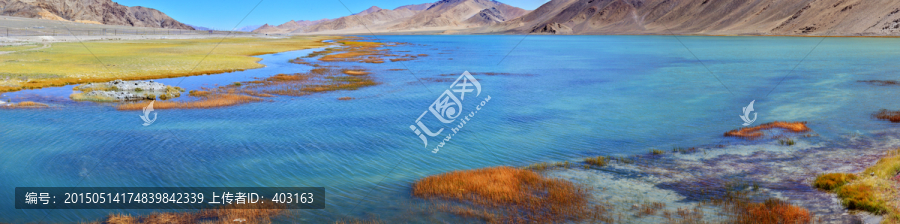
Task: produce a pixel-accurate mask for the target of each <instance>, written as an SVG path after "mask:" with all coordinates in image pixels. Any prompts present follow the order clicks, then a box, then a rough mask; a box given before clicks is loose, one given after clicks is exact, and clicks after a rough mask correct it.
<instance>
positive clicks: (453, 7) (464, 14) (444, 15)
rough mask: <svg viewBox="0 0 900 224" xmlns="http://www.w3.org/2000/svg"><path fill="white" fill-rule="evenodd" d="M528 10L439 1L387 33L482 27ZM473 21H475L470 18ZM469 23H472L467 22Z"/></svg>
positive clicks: (485, 1)
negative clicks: (393, 31)
mask: <svg viewBox="0 0 900 224" xmlns="http://www.w3.org/2000/svg"><path fill="white" fill-rule="evenodd" d="M526 13H528V10H524V9H521V8H517V7H513V6H510V5H507V4H503V3H500V2H498V1H493V0H442V1H438V2H436V3H434V5H432V6H430V7H428V9H426V10H425V11H422V12H420V13H417V14H416V15H415V16H413V17H411V18H408V19H406V20H405V21H403V22H401V23H399V24H397V25H394V26H391V27H389V28H388V29H390V30H440V29H444V30H447V29H461V28H471V27H478V26H483V25H486V24H493V23H497V22H505V21H506V20H508V19H513V18H518V17H519V16H522V15H525V14H526ZM473 17H475V18H473ZM470 19H471V20H470Z"/></svg>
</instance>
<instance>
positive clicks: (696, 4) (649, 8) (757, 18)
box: [470, 0, 900, 35]
mask: <svg viewBox="0 0 900 224" xmlns="http://www.w3.org/2000/svg"><path fill="white" fill-rule="evenodd" d="M490 16H491V15H486V17H490ZM485 20H487V19H485ZM470 31H471V32H474V33H493V32H501V33H545V34H702V35H900V1H895V0H791V1H783V0H752V1H747V0H693V1H671V0H552V1H550V2H547V3H546V4H544V5H542V6H541V7H539V8H537V9H535V10H534V11H532V12H530V13H528V14H526V15H524V16H522V17H519V18H516V19H512V20H509V21H506V22H502V23H498V24H494V25H491V26H486V27H479V28H475V29H472V30H470Z"/></svg>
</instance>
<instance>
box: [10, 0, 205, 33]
mask: <svg viewBox="0 0 900 224" xmlns="http://www.w3.org/2000/svg"><path fill="white" fill-rule="evenodd" d="M0 8H2V9H3V10H2V15H5V16H15V17H25V18H36V19H49V20H60V21H73V22H81V23H94V24H106V25H124V26H135V27H155V28H171V29H186V30H193V29H194V28H192V27H191V26H188V25H185V24H183V23H181V22H178V21H176V20H175V19H172V18H171V17H169V16H168V15H166V14H165V13H162V12H160V11H159V10H156V9H151V8H146V7H141V6H134V7H128V6H123V5H119V3H115V2H113V1H111V0H0Z"/></svg>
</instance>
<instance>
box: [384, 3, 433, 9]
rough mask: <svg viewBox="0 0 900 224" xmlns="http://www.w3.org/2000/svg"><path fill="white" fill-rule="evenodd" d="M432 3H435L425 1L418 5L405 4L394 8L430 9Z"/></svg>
mask: <svg viewBox="0 0 900 224" xmlns="http://www.w3.org/2000/svg"><path fill="white" fill-rule="evenodd" d="M432 5H434V3H423V4H418V5H404V6H400V7H397V8H396V9H394V10H397V9H409V10H413V11H422V10H426V9H428V7H431V6H432Z"/></svg>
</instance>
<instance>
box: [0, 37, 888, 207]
mask: <svg viewBox="0 0 900 224" xmlns="http://www.w3.org/2000/svg"><path fill="white" fill-rule="evenodd" d="M379 39H382V40H384V41H391V42H409V43H415V44H419V45H412V46H411V45H402V46H398V47H394V48H393V50H395V51H405V50H408V51H410V52H408V53H410V54H428V55H429V56H427V57H422V58H420V59H417V60H414V61H406V62H387V63H384V64H360V63H342V64H341V65H347V66H360V67H365V68H367V69H369V70H371V71H372V72H373V75H372V76H373V77H375V79H376V80H377V81H378V82H381V83H382V84H381V85H378V86H374V87H367V88H363V89H360V90H356V91H339V92H332V93H324V94H317V95H311V96H304V97H274V98H271V101H266V102H258V103H251V104H245V105H240V106H234V107H227V108H217V109H206V110H157V112H158V119H157V121H156V122H155V123H154V124H153V125H151V126H147V127H144V126H142V125H141V124H142V123H143V122H142V121H141V119H140V118H139V115H141V113H140V112H139V111H117V110H115V109H114V108H112V107H110V106H108V105H103V104H96V103H76V102H71V101H69V100H67V96H68V94H70V93H71V86H70V87H59V88H48V89H41V90H29V91H22V92H16V93H6V94H3V95H2V97H0V98H2V99H6V98H13V100H14V101H22V100H35V101H40V102H49V103H51V104H53V105H55V106H57V107H54V108H52V109H42V110H0V153H2V154H0V155H2V157H0V169H2V172H0V201H2V203H0V222H14V223H19V222H36V221H40V220H43V221H47V222H77V221H86V220H97V219H100V218H102V217H104V216H105V215H106V214H109V213H132V214H145V213H149V212H152V211H150V210H117V211H109V210H27V211H25V210H15V209H14V207H13V203H12V200H13V196H14V195H13V189H14V187H26V186H41V187H74V186H79V187H90V186H94V187H122V186H134V187H156V186H161V187H162V186H165V187H174V186H192V187H203V186H233V187H255V186H267V187H274V186H283V187H287V186H290V187H326V189H327V192H328V195H327V197H328V198H327V202H328V206H327V209H326V210H303V211H295V212H294V213H293V214H291V215H290V216H287V217H282V218H281V219H280V220H278V221H284V222H326V221H332V220H335V219H340V218H348V217H358V218H365V217H371V216H373V215H374V216H376V217H381V218H393V217H398V216H404V215H405V216H407V218H408V219H407V220H406V221H410V222H433V221H434V220H454V219H453V218H452V217H447V216H446V215H445V214H437V213H429V212H427V211H422V209H417V208H410V207H411V206H410V203H415V202H417V201H418V200H414V199H411V198H410V196H409V195H410V184H411V183H412V182H413V181H415V180H417V179H419V178H422V177H425V176H428V175H433V174H438V173H442V172H448V171H452V170H459V169H473V168H481V167H488V166H497V165H510V166H524V165H528V164H531V163H535V162H547V161H563V160H571V161H576V160H579V158H582V157H587V156H596V155H632V154H640V153H647V152H648V151H649V150H650V149H651V148H659V149H664V150H665V149H671V148H672V147H675V146H682V147H692V146H699V145H712V144H720V143H722V142H725V143H727V142H732V141H734V140H732V139H726V138H722V133H724V132H725V131H728V130H731V129H735V128H739V127H742V126H741V124H742V123H743V121H741V119H740V118H739V117H738V116H739V115H741V114H742V113H741V108H742V107H745V106H747V104H749V103H750V101H753V100H755V101H756V103H755V105H754V107H755V109H756V111H755V112H758V113H759V115H758V116H759V117H758V120H757V121H756V123H755V124H759V123H764V122H770V121H776V120H786V121H808V122H809V126H810V127H811V128H812V129H813V130H814V131H816V133H818V134H819V135H821V136H822V137H824V138H835V137H836V136H839V135H844V134H847V133H856V132H861V133H867V132H869V131H874V130H884V129H889V128H892V127H894V125H893V124H890V123H889V122H883V121H876V120H874V119H872V118H871V114H872V113H873V112H875V111H877V110H878V109H882V108H887V109H897V108H900V102H898V101H897V100H894V99H898V96H900V91H896V89H897V88H900V86H894V87H892V86H873V85H870V84H866V83H859V82H857V81H858V80H897V79H900V78H898V75H897V72H898V71H900V69H898V67H897V64H896V63H895V62H896V58H898V56H900V39H888V38H826V39H824V40H822V39H821V38H796V37H678V38H677V39H676V38H675V37H672V36H537V35H535V36H528V37H526V38H525V39H524V40H523V36H382V37H379ZM520 40H523V41H521V44H519V41H520ZM820 41H821V44H818V43H819V42H820ZM517 44H518V45H517ZM817 44H818V46H817ZM814 47H815V50H812V49H813V48H814ZM811 50H812V51H811ZM309 52H311V50H305V51H294V52H285V53H280V54H273V55H263V56H259V57H261V58H263V61H262V62H261V63H263V64H265V65H266V66H267V67H266V68H262V69H255V70H248V71H243V72H235V73H227V74H220V75H212V76H196V77H189V78H184V79H183V78H174V79H162V80H157V81H159V82H163V83H166V84H179V85H180V86H182V87H185V88H186V89H196V88H197V87H200V86H211V85H213V84H220V85H223V84H228V83H232V82H234V81H247V80H252V78H253V77H267V76H271V75H274V74H277V73H293V72H302V71H306V70H308V69H310V67H308V66H304V65H298V64H291V63H288V62H287V60H289V59H292V58H296V57H300V56H304V55H306V54H308V53H309ZM401 54H405V53H401ZM507 54H508V56H506V55H507ZM807 54H808V56H807ZM504 57H505V58H504ZM804 57H805V60H804ZM698 59H699V60H698ZM501 60H502V61H501ZM801 60H803V62H802V63H799V62H800V61H801ZM798 63H799V64H798ZM795 67H796V69H794V68H795ZM405 68H409V71H391V70H389V69H405ZM792 69H794V70H793V73H790V74H788V73H789V72H790V71H792ZM463 71H469V72H473V73H476V75H475V76H474V77H475V78H476V79H477V80H478V81H479V83H480V84H481V86H482V92H481V94H480V95H479V96H477V97H470V98H474V99H475V100H464V103H465V107H464V108H465V109H464V110H470V109H471V108H473V107H474V103H477V101H480V99H482V98H484V97H486V96H490V97H491V100H490V101H489V103H487V104H486V105H485V106H484V107H483V108H482V109H481V110H479V112H478V114H477V116H475V117H473V118H472V119H471V120H470V121H468V123H467V124H466V125H465V127H464V128H463V130H462V131H461V132H460V133H458V134H457V135H454V136H453V138H452V140H451V141H450V142H449V143H447V144H446V146H444V147H443V148H442V149H441V150H440V152H438V153H432V152H431V149H432V148H434V144H435V141H439V139H438V138H437V137H435V138H431V139H429V147H428V148H425V147H423V145H422V142H421V140H420V139H419V138H418V137H417V136H416V135H415V133H413V132H412V131H411V130H410V129H409V126H410V125H412V124H414V122H415V120H416V118H418V116H419V115H420V114H421V113H422V112H423V111H425V110H426V109H427V108H428V106H429V105H430V104H431V103H432V102H434V100H435V99H436V98H437V97H438V96H440V94H441V92H443V90H444V89H447V88H448V86H449V85H450V83H451V82H435V81H433V80H434V79H436V78H447V77H450V78H455V77H456V76H458V75H459V74H461V73H462V72H463ZM488 72H495V73H507V74H500V75H484V73H488ZM441 74H452V76H441ZM782 80H783V81H782ZM778 83H780V84H778ZM776 86H777V87H776ZM770 91H771V94H769V92H770ZM346 96H349V97H354V98H356V99H354V100H350V101H339V100H337V98H339V97H346ZM469 96H471V95H469ZM469 96H467V97H469ZM470 98H467V99H470ZM466 113H468V112H466ZM429 116H430V115H429ZM447 128H448V129H449V126H447ZM446 133H448V130H445V132H444V134H446ZM409 214H413V215H412V216H410V215H409ZM457 221H458V220H457Z"/></svg>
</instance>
